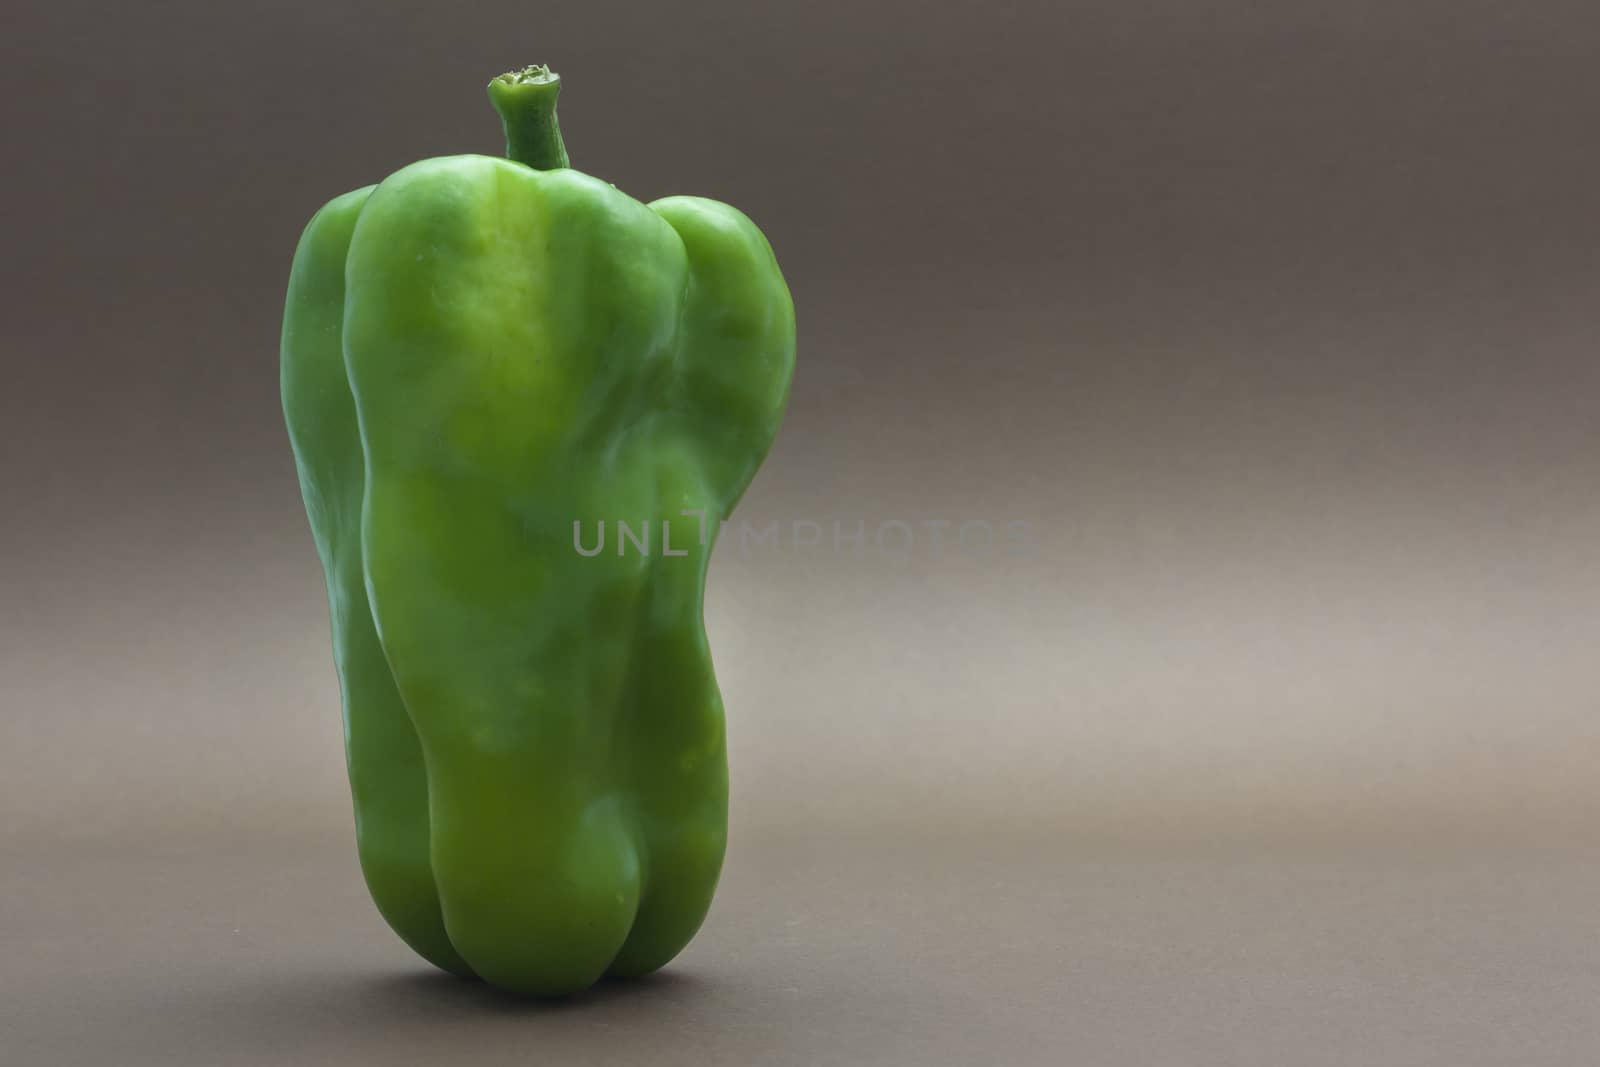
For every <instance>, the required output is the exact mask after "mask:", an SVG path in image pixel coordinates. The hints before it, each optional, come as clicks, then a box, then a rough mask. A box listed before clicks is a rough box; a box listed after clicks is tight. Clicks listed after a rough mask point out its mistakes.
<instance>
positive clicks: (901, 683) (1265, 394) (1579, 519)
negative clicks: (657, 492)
mask: <svg viewBox="0 0 1600 1067" xmlns="http://www.w3.org/2000/svg"><path fill="white" fill-rule="evenodd" d="M9 23H10V24H9V25H8V27H7V29H6V31H5V34H4V39H5V43H4V44H0V48H3V49H4V50H5V52H6V53H7V54H5V55H4V56H0V59H3V62H0V98H3V99H4V100H6V101H7V105H6V107H5V109H4V110H3V113H0V122H3V123H4V129H3V133H4V139H3V143H4V144H5V145H6V147H7V152H6V157H5V166H4V170H3V179H0V180H3V182H4V185H3V189H4V194H5V195H4V206H5V214H6V234H7V237H8V246H9V254H8V255H6V256H5V257H4V261H3V265H0V271H3V272H4V276H3V277H0V294H3V296H0V300H3V301H4V307H3V309H0V310H3V324H0V330H3V334H0V340H3V345H4V349H3V352H4V372H5V373H4V383H5V384H4V387H3V389H0V434H3V438H0V439H3V441H4V443H5V448H4V450H3V453H0V487H3V489H4V492H5V499H6V501H7V504H8V506H7V507H6V508H5V509H4V511H3V513H0V545H3V547H4V553H3V558H0V594H3V602H4V604H5V608H6V610H5V611H4V613H3V616H0V654H3V656H4V660H3V663H0V667H3V671H4V691H3V692H4V706H3V715H0V820H3V822H0V829H3V831H4V833H5V838H4V842H3V844H4V852H5V859H4V861H0V909H3V910H0V935H3V938H0V944H3V945H4V953H3V962H0V1050H5V1051H7V1052H9V1056H8V1057H4V1058H5V1062H8V1063H9V1062H17V1063H27V1064H33V1063H41V1064H57V1063H68V1062H88V1061H89V1060H90V1059H91V1058H93V1057H99V1058H101V1059H104V1058H105V1057H106V1056H108V1055H111V1056H113V1058H115V1059H116V1060H117V1062H127V1063H146V1062H150V1063H156V1062H162V1063H166V1062H173V1060H174V1059H175V1058H176V1059H180V1060H181V1059H182V1058H183V1057H184V1056H192V1057H194V1058H195V1060H196V1062H213V1063H215V1062H226V1063H255V1062H262V1063H270V1062H323V1061H326V1062H332V1061H333V1060H334V1059H336V1058H339V1057H376V1056H380V1055H381V1056H384V1057H386V1058H387V1059H388V1060H389V1062H408V1061H407V1060H406V1057H407V1056H415V1057H418V1060H417V1061H418V1062H422V1061H423V1060H429V1061H432V1060H435V1059H437V1058H438V1056H440V1055H447V1056H451V1057H454V1056H455V1055H457V1054H459V1055H460V1056H462V1057H464V1058H465V1059H467V1060H469V1061H470V1060H477V1061H479V1062H500V1059H499V1058H500V1057H504V1058H505V1061H506V1062H513V1061H514V1062H527V1061H528V1059H529V1058H530V1057H533V1056H536V1055H538V1054H539V1053H540V1052H542V1051H546V1050H557V1051H559V1052H561V1053H562V1054H570V1055H574V1056H577V1055H582V1056H586V1057H588V1058H594V1057H597V1056H598V1057H600V1058H602V1059H606V1058H607V1057H610V1058H611V1059H612V1060H613V1061H620V1060H626V1059H627V1058H628V1057H629V1056H630V1055H632V1054H634V1053H637V1054H639V1055H640V1056H642V1057H648V1058H649V1059H650V1061H651V1062H657V1063H660V1062H668V1061H671V1060H672V1059H673V1057H674V1056H675V1055H676V1054H677V1053H678V1052H679V1051H681V1052H682V1054H683V1055H684V1056H686V1057H688V1056H695V1057H700V1061H701V1062H718V1063H721V1062H727V1063H748V1062H763V1063H767V1062H771V1063H777V1062H784V1063H788V1062H793V1063H806V1064H810V1063H831V1062H840V1063H862V1062H884V1061H890V1060H897V1059H900V1058H905V1059H908V1060H920V1061H923V1062H927V1061H929V1060H932V1061H936V1062H938V1061H948V1062H958V1063H979V1062H1018V1063H1058V1062H1078V1061H1079V1060H1081V1061H1082V1062H1085V1063H1093V1064H1096V1065H1101V1064H1114V1063H1130V1064H1141V1065H1143V1064H1154V1063H1165V1062H1174V1063H1184V1064H1199V1063H1205V1064H1210V1063H1217V1064H1236V1063H1251V1062H1275V1063H1285V1064H1301V1063H1304V1064H1322V1063H1328V1064H1335V1063H1340V1064H1343V1063H1352V1062H1369V1063H1378V1062H1382V1063H1397V1064H1398V1063H1434V1062H1438V1063H1451V1064H1468V1063H1485V1064H1488V1063H1504V1062H1513V1061H1515V1062H1519V1063H1563V1064H1565V1063H1572V1064H1578V1063H1588V1062H1593V1060H1594V1059H1595V1057H1596V1055H1600V1024H1596V1023H1595V1022H1594V1021H1593V1019H1592V1018H1591V1016H1592V1008H1593V1004H1594V1002H1595V1001H1596V999H1597V995H1600V937H1596V935H1597V934H1600V921H1597V919H1596V917H1595V916H1596V909H1595V907H1594V904H1593V901H1594V900H1595V899H1596V896H1595V892H1594V891H1595V889H1596V888H1600V867H1597V866H1596V864H1595V856H1596V854H1595V853H1594V852H1593V851H1592V849H1591V844H1592V837H1593V835H1592V826H1593V824H1594V816H1595V814H1596V812H1597V809H1600V774H1597V773H1596V771H1595V765H1596V760H1597V757H1600V716H1597V715H1596V711H1597V703H1600V702H1597V693H1600V663H1597V657H1596V655H1595V652H1594V648H1595V646H1596V637H1597V636H1600V599H1597V594H1600V494H1597V493H1596V492H1595V490H1594V486H1595V483H1596V477H1597V475H1600V421H1597V420H1596V418H1595V410H1594V409H1595V406H1596V398H1597V396H1600V392H1597V388H1596V387H1597V385H1600V381H1597V379H1600V362H1597V361H1596V360H1595V358H1594V356H1593V347H1594V341H1595V336H1596V332H1597V329H1600V319H1597V318H1596V312H1595V310H1594V301H1593V299H1592V297H1591V293H1592V291H1593V290H1594V288H1595V286H1596V283H1597V281H1600V260H1597V255H1596V252H1595V249H1596V248H1597V247H1600V149H1597V148H1596V144H1595V137H1596V134H1595V131H1596V130H1597V129H1600V74H1597V73H1596V71H1597V67H1596V65H1595V57H1596V55H1597V54H1600V19H1597V18H1596V17H1595V16H1594V15H1593V13H1592V11H1591V10H1590V7H1589V6H1588V5H1584V4H1578V3H1566V2H1561V0H1556V2H1544V3H1540V4H1537V5H1511V4H1488V3H1461V2H1454V3H1402V4H1389V3H1379V2H1376V0H1371V2H1363V3H1355V4H1338V5H1335V4H1309V3H1285V4H1275V5H1262V4H1253V3H1246V2H1243V0H1223V2H1220V3H1215V4H1210V5H1194V4H1184V3H1177V2H1175V0H1165V2H1155V3H1141V4H1123V5H1111V4H1106V5H1097V6H1088V5H1079V4H1069V5H1058V4H1046V3H1031V4H1015V5H1011V4H993V3H984V4H979V3H976V2H973V3H967V2H953V3H952V2H941V3H939V4H936V5H928V4H913V3H889V4H872V5H860V4H845V3H838V2H831V0H825V2H822V3H812V4H806V5H791V6H787V7H783V8H772V7H770V6H767V5H742V4H735V3H732V2H727V3H721V4H696V5H691V6H688V7H684V8H674V7H671V6H668V5H637V6H634V7H627V6H622V5H608V4H578V3H567V4H562V5H553V4H552V5H531V4H522V5H509V4H483V5H473V6H470V7H463V8H456V7H453V6H450V5H442V4H437V3H434V4H420V3H394V2H387V3H382V4H378V3H330V4H304V3H289V4H283V3H279V4H270V5H269V4H265V3H237V4H229V5H220V6H218V5H210V4H199V3H174V4H159V5H134V6H131V7H120V6H112V5H109V4H95V5H91V4H82V3H70V2H68V3H54V4H51V5H49V6H48V7H44V6H42V5H41V6H37V7H34V6H28V7H24V8H23V9H22V10H21V11H20V12H15V13H13V15H12V16H11V18H10V19H9ZM531 60H540V61H546V62H549V63H550V64H551V65H552V66H554V67H555V68H556V69H558V70H560V71H561V72H562V73H563V75H564V78H565V83H566V89H565V92H564V94H563V98H562V106H561V115H562V120H563V127H564V129H565V131H566V136H567V143H568V146H569V148H570V150H571V152H572V157H573V161H574V165H575V166H577V167H579V168H580V169H583V170H586V171H589V172H590V173H594V174H596V175H599V176H601V177H604V178H606V179H607V180H609V181H613V182H615V183H616V184H618V185H619V186H620V187H622V188H623V189H625V190H627V191H629V192H631V193H633V194H634V195H636V196H638V197H639V198H641V199H652V198H654V197H657V196H662V195H667V194H670V193H677V192H694V193H699V194H702V195H707V196H714V197H717V198H719V199H724V200H727V201H730V202H732V203H735V204H737V205H739V206H740V207H741V208H743V209H744V210H745V211H746V212H747V213H749V214H750V215H751V216H752V217H753V218H754V219H755V220H756V221H757V222H758V223H759V224H760V225H761V226H762V227H763V229H764V230H765V231H766V233H767V234H768V236H769V237H770V239H771V240H772V243H773V245H774V246H775V248H776V250H777V252H778V254H779V257H780V260H781V262H782V263H783V265H784V268H785V271H786V274H787V276H788V279H789V282H790V285H791V287H792V289H793V291H794V294H795V300H796V304H797V308H798V313H799V321H800V334H801V345H800V365H799V371H798V373H797V377H796V381H795V387H794V396H793V402H792V407H791V411H790V416H789V419H788V421H787V423H786V424H785V427H784V430H783V433H782V436H781V437H780V440H779V442H778V445H777V447H776V448H775V450H774V452H773V455H772V457H771V459H770V460H769V462H768V464H767V466H766V467H765V468H764V469H763V472H762V474H761V476H760V477H759V479H758V481H757V483H756V485H755V487H754V488H753V489H752V490H751V492H750V494H749V496H748V497H747V499H746V502H745V504H744V505H743V510H742V513H741V517H742V518H744V519H746V520H748V521H750V522H751V523H753V524H755V525H758V526H759V525H764V524H765V523H767V522H769V521H773V520H776V521H779V522H780V523H784V524H787V523H792V522H794V521H796V520H804V521H812V522H817V523H820V524H822V526H823V527H824V528H825V529H829V528H831V526H832V525H833V524H834V523H835V522H839V523H842V524H844V525H845V527H846V528H850V527H853V526H854V525H855V523H856V522H857V521H858V520H859V521H864V522H865V523H866V524H867V526H868V528H869V529H871V528H874V527H876V526H877V525H878V524H880V523H883V522H888V521H903V522H908V523H912V524H915V525H918V536H919V541H918V543H917V544H916V545H915V546H914V547H913V549H912V551H911V552H910V553H909V554H908V555H907V556H905V557H904V558H898V559H889V558H884V557H882V556H879V555H878V554H876V553H875V552H873V551H872V550H871V549H870V546H869V550H868V552H867V553H866V558H864V559H859V560H858V559H852V558H849V557H848V556H846V555H841V554H838V553H835V552H833V551H831V550H830V549H823V550H813V551H810V552H806V553H797V552H795V551H793V550H792V549H787V550H784V551H776V552H774V551H771V550H755V551H753V552H752V553H750V554H749V555H748V556H741V554H740V552H739V551H738V546H737V543H736V541H725V542H724V544H723V545H722V547H721V548H720V549H719V553H718V559H717V562H716V563H715V564H714V566H713V573H712V578H711V584H710V591H709V607H708V618H709V624H710V628H711V632H712V640H713V647H714V648H715V650H716V653H717V660H718V667H719V674H720V677H721V679H722V683H723V688H724V694H725V697H726V699H727V704H728V707H729V712H730V738H731V746H732V759H733V772H734V794H735V795H734V804H735V813H734V822H735V827H734V831H735V832H734V842H733V848H732V851H731V852H730V858H729V866H728V873H727V877H726V879H725V884H724V889H723V892H722V894H721V896H720V898H719V902H718V904H717V907H716V909H714V911H713V915H712V918H711V920H710V922H709V923H708V925H707V927H706V930H705V931H704V933H703V934H702V936H701V938H700V939H699V940H697V942H696V943H695V945H693V946H691V948H690V950H689V951H688V952H686V953H685V955H684V956H683V957H682V959H681V961H680V962H679V963H678V964H676V965H675V966H674V967H673V968H672V970H671V973H670V975H669V976H664V977H663V978H661V979H659V980H656V981H654V982H651V983H646V984H644V985H642V986H638V987H632V988H628V989H621V990H608V991H606V992H604V993H603V994H601V995H599V996H597V997H594V998H590V999H587V1000H584V1001H582V1002H580V1003H579V1004H576V1005H568V1006H566V1007H564V1008H562V1009H555V1010H523V1009H516V1008H514V1007H513V1006H511V1005H509V1004H506V1003H503V1002H500V1001H498V1000H495V999H494V998H492V997H486V996H484V995H483V994H482V993H481V992H479V991H475V990H472V989H471V988H469V987H461V986H457V985H454V984H451V983H446V982H440V981H434V980H431V979H428V978H426V977H419V972H418V966H419V965H418V964H416V963H414V962H413V961H411V960H409V958H408V956H407V955H406V953H405V951H404V949H403V948H401V947H399V946H398V943H397V942H395V941H394V940H393V939H392V938H391V937H390V935H388V934H387V932H386V931H385V930H383V928H382V926H381V923H380V922H379V920H378V919H377V917H376V915H375V914H374V913H373V912H372V910H371V908H370V905H368V904H367V903H366V902H365V900H364V897H363V890H362V888H361V885H360V880H359V874H358V872H357V871H356V868H355V863H354V857H353V849H352V846H351V841H350V838H351V826H350V817H349V811H348V799H347V795H346V792H345V786H344V782H343V777H342V775H343V768H342V757H341V749H340V726H339V721H338V715H337V691H336V686H335V680H334V677H333V674H332V669H331V664H330V658H329V652H328V633H327V622H326V616H325V610H326V609H325V605H324V603H323V590H322V580H321V576H320V574H319V571H318V568H317V565H316V561H315V554H314V551H313V549H312V545H311V542H310V538H309V535H308V533H307V531H306V528H305V521H304V517H303V514H302V512H301V511H300V505H299V499H298V491H297V488H296V485H295V480H294V472H293V467H292V463H291V461H290V458H289V454H288V448H287V443H286V441H285V438H284V433H283V430H282V426H281V421H280V415H279V411H278V400H277V391H276V390H277V367H276V346H277V330H278V316H279V314H280V312H281V300H282V291H283V285H284V278H285V275H286V272H287V267H288V260H289V256H290V254H291V252H292V249H293V245H294V241H295V239H296V237H297V235H298V233H299V230H300V227H301V226H302V225H303V224H304V222H305V220H306V218H307V217H309V215H310V214H311V212H312V211H314V210H315V209H316V207H317V206H318V205H320V204H321V203H322V202H323V201H324V200H326V199H328V198H329V197H331V196H332V195H334V194H336V193H338V192H341V191H343V190H345V189H348V188H352V187H355V186H358V185H364V184H367V183H369V182H372V181H375V180H378V179H379V178H381V177H382V176H384V175H385V174H386V173H388V172H390V171H392V170H394V169H396V168H397V167H399V166H401V165H403V164H405V163H407V162H409V161H411V160H414V159H417V158H421V157H424V156H428V155H439V154H447V153H452V152H463V151H480V152H497V151H498V150H499V141H498V130H497V126H496V122H495V119H494V116H493V114H492V112H491V111H490V109H489V107H488V104H487V102H486V100H485V99H484V98H483V95H482V85H483V83H484V82H485V81H486V80H487V79H488V77H490V76H491V75H493V74H494V73H497V72H498V71H500V70H503V69H508V68H510V67H514V66H520V65H522V64H524V63H526V62H529V61H531ZM939 520H947V521H951V522H960V521H963V520H979V521H983V522H987V523H989V524H990V525H991V526H993V527H995V528H996V529H998V528H1000V527H1002V526H1003V525H1004V524H1005V523H1007V522H1010V521H1022V522H1026V523H1028V524H1029V526H1028V529H1029V537H1028V539H1027V542H1026V544H1025V546H1024V548H1025V550H1024V551H1022V552H1021V553H1019V554H1016V555H1010V556H1000V555H991V556H990V557H988V558H983V559H974V558H968V557H965V556H960V555H958V554H954V553H951V552H949V551H948V550H946V551H945V552H944V553H942V554H939V555H936V554H935V553H934V551H933V550H932V547H931V545H930V544H929V542H928V539H927V537H928V533H929V531H928V528H927V527H926V526H923V525H921V524H924V523H928V522H930V521H939ZM946 536H948V533H947V534H946ZM7 1013H9V1014H10V1017H9V1018H7Z"/></svg>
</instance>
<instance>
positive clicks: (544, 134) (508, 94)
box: [489, 64, 569, 170]
mask: <svg viewBox="0 0 1600 1067" xmlns="http://www.w3.org/2000/svg"><path fill="white" fill-rule="evenodd" d="M559 95H561V75H559V74H557V73H556V72H555V71H553V70H551V69H550V68H549V67H546V66H543V65H537V64H536V65H534V66H531V67H524V68H523V69H521V70H514V71H511V72H510V73H508V74H502V75H500V76H499V77H498V78H496V79H495V80H494V81H492V82H490V83H489V102H490V103H491V104H493V105H494V109H495V110H496V111H498V112H499V113H500V121H501V122H502V123H504V125H505V128H506V158H507V159H514V160H516V161H517V162H518V163H525V164H527V165H528V166H530V167H532V168H533V169H534V170H560V169H561V168H562V167H565V166H568V165H569V164H568V162H567V146H566V145H564V144H562V143H561V125H560V123H558V122H557V121H556V97H557V96H559Z"/></svg>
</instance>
